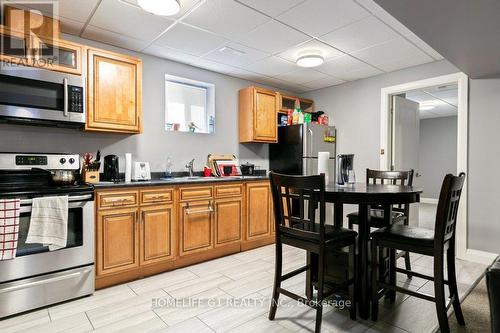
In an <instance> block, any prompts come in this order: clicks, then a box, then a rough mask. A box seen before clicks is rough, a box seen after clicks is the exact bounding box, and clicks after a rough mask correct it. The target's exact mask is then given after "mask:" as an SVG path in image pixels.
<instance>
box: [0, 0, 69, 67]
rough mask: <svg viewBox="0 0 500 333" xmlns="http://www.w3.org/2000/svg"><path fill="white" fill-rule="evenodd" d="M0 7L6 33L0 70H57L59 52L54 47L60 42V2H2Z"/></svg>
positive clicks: (2, 39)
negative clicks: (7, 68)
mask: <svg viewBox="0 0 500 333" xmlns="http://www.w3.org/2000/svg"><path fill="white" fill-rule="evenodd" d="M0 6H1V9H2V14H3V15H2V20H3V21H2V25H3V26H4V29H5V30H4V31H3V33H2V34H1V35H0V51H1V53H2V55H3V59H2V60H3V61H2V62H1V65H0V66H2V67H16V68H17V69H22V68H24V67H22V66H36V67H46V68H47V69H50V68H51V67H53V66H54V64H56V63H57V62H58V59H59V50H58V48H57V47H53V41H54V40H57V39H58V38H59V35H58V34H59V28H58V21H57V20H58V18H59V1H55V0H53V1H48V0H17V1H15V0H14V1H13V0H10V1H4V0H0ZM52 18H53V19H54V20H53V19H52Z"/></svg>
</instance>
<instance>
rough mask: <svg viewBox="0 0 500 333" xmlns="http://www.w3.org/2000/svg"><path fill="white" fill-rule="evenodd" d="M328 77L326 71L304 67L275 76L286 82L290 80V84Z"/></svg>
mask: <svg viewBox="0 0 500 333" xmlns="http://www.w3.org/2000/svg"><path fill="white" fill-rule="evenodd" d="M326 77H328V75H326V74H324V73H320V72H318V71H315V70H314V69H310V68H304V69H299V70H297V71H295V72H290V73H286V74H282V75H278V76H276V77H275V78H277V79H279V80H282V81H285V82H289V83H290V84H303V83H306V82H311V81H315V80H319V79H323V78H326Z"/></svg>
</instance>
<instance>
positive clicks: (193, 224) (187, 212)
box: [179, 200, 214, 256]
mask: <svg viewBox="0 0 500 333" xmlns="http://www.w3.org/2000/svg"><path fill="white" fill-rule="evenodd" d="M213 212H214V210H213V207H212V202H211V201H209V200H204V201H189V202H185V203H182V204H181V214H180V221H179V225H180V255H181V256H182V255H187V254H191V253H196V252H200V251H205V250H208V249H211V248H213V247H214V244H213V234H214V231H213V215H214V214H213Z"/></svg>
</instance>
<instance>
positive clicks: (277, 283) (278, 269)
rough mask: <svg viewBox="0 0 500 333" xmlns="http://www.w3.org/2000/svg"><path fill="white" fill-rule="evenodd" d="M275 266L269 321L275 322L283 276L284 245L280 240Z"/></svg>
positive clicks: (277, 245) (277, 243) (277, 244)
mask: <svg viewBox="0 0 500 333" xmlns="http://www.w3.org/2000/svg"><path fill="white" fill-rule="evenodd" d="M275 261H276V262H275V266H274V287H273V298H272V300H271V308H270V309H269V320H274V317H275V316H276V309H277V308H278V299H279V297H280V293H279V292H278V288H280V287H281V274H282V269H283V266H282V265H283V245H282V244H281V242H280V241H279V240H278V241H277V242H276V260H275Z"/></svg>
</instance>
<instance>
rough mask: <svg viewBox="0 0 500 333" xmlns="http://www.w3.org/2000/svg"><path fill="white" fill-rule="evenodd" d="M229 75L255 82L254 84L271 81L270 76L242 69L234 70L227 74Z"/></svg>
mask: <svg viewBox="0 0 500 333" xmlns="http://www.w3.org/2000/svg"><path fill="white" fill-rule="evenodd" d="M227 74H228V75H231V76H235V77H238V78H240V79H244V80H248V81H253V82H265V80H268V79H270V77H269V76H266V75H262V74H259V73H255V72H252V71H247V70H245V69H241V68H233V69H231V70H229V71H228V72H227Z"/></svg>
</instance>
